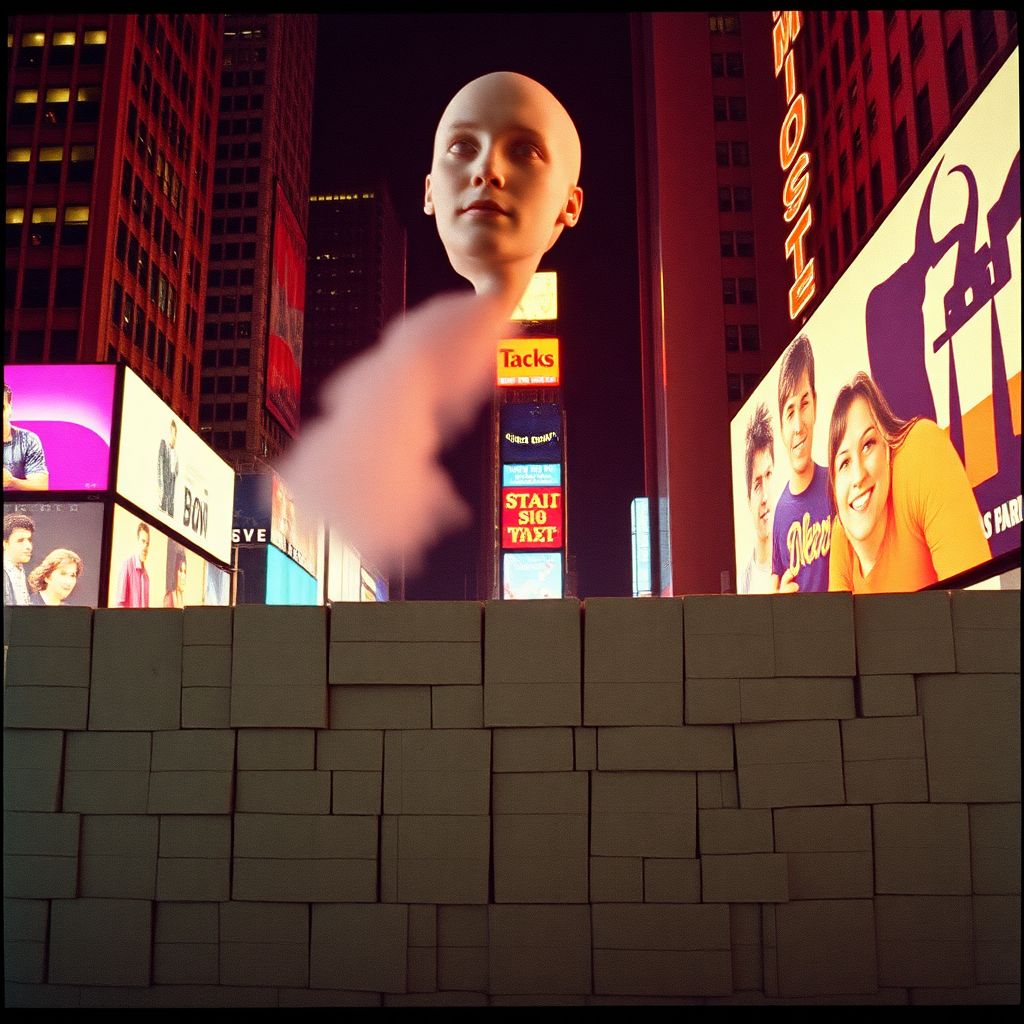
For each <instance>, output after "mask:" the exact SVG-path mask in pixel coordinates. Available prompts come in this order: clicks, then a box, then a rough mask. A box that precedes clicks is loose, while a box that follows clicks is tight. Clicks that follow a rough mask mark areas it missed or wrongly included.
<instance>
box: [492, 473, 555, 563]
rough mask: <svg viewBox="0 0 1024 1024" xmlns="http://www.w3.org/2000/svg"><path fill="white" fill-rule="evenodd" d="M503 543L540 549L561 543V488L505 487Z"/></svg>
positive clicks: (509, 546)
mask: <svg viewBox="0 0 1024 1024" xmlns="http://www.w3.org/2000/svg"><path fill="white" fill-rule="evenodd" d="M501 546H502V547H503V548H506V549H510V550H523V551H531V550H540V549H543V548H560V547H561V546H562V488H561V487H523V488H519V487H503V488H502V491H501Z"/></svg>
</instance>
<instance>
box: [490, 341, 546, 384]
mask: <svg viewBox="0 0 1024 1024" xmlns="http://www.w3.org/2000/svg"><path fill="white" fill-rule="evenodd" d="M558 382H559V381H558V339H557V338H514V339H512V340H511V341H499V342H498V376H497V383H498V387H500V388H501V387H505V388H509V387H542V386H545V385H549V386H555V385H557V384H558Z"/></svg>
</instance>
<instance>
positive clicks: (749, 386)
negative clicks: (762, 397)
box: [725, 373, 761, 402]
mask: <svg viewBox="0 0 1024 1024" xmlns="http://www.w3.org/2000/svg"><path fill="white" fill-rule="evenodd" d="M725 379H726V390H727V392H728V395H729V401H730V402H737V401H739V400H741V399H743V398H747V397H748V396H749V395H752V394H753V393H754V389H755V388H756V387H757V385H758V384H759V383H760V382H761V378H760V376H759V375H758V374H756V373H727V374H726V375H725Z"/></svg>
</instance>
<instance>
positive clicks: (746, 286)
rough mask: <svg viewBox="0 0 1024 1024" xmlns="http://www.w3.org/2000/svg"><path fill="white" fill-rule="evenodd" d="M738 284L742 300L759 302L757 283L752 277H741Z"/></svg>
mask: <svg viewBox="0 0 1024 1024" xmlns="http://www.w3.org/2000/svg"><path fill="white" fill-rule="evenodd" d="M738 284H739V292H740V302H746V303H750V302H757V283H756V282H755V280H754V279H753V278H752V277H741V278H740V279H739V281H738Z"/></svg>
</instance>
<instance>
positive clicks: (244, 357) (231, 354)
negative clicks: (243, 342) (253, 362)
mask: <svg viewBox="0 0 1024 1024" xmlns="http://www.w3.org/2000/svg"><path fill="white" fill-rule="evenodd" d="M248 365H249V349H248V348H205V349H203V368H204V369H211V368H213V367H217V366H248Z"/></svg>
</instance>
